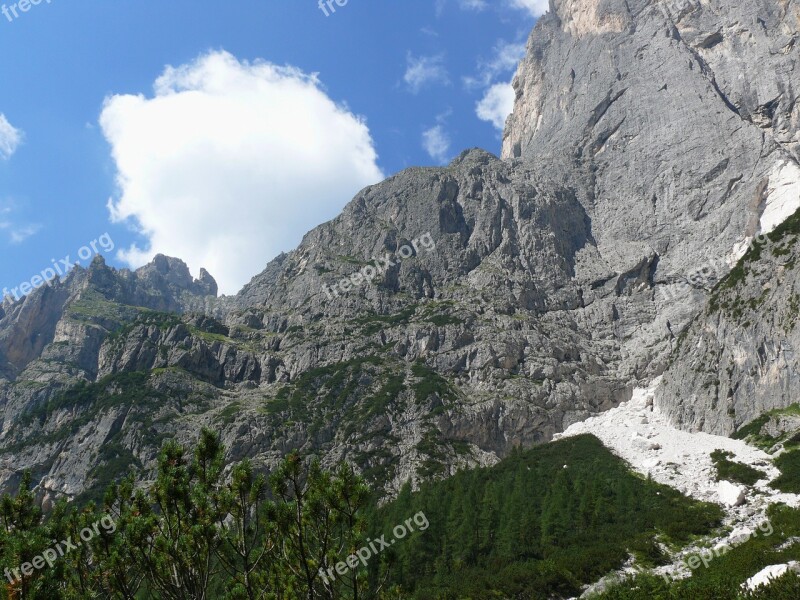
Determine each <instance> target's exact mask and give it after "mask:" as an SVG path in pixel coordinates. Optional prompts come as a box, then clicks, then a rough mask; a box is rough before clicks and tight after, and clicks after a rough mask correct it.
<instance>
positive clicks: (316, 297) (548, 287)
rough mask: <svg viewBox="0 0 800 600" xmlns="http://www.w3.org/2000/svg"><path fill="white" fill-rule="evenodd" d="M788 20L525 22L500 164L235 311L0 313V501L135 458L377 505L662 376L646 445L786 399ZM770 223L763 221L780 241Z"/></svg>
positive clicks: (469, 159)
mask: <svg viewBox="0 0 800 600" xmlns="http://www.w3.org/2000/svg"><path fill="white" fill-rule="evenodd" d="M799 20H800V4H799V3H798V2H796V1H795V0H755V1H752V2H734V1H733V0H702V1H700V0H677V1H675V2H672V1H662V0H551V4H550V11H549V12H548V13H547V14H546V15H545V16H544V17H542V18H541V19H540V20H539V22H538V24H537V25H536V27H535V29H534V30H533V32H532V33H531V35H530V38H529V40H528V44H527V55H526V57H525V58H524V59H523V61H522V62H521V64H520V65H519V69H518V72H517V74H516V77H515V79H514V89H515V91H516V100H515V106H514V112H513V114H512V115H511V116H510V117H509V119H508V122H507V125H506V130H505V134H504V138H503V151H502V157H501V158H498V157H496V156H493V155H491V154H489V153H487V152H485V151H482V150H478V149H473V150H468V151H465V152H464V153H462V154H461V155H460V156H459V157H458V158H456V159H455V160H454V161H453V162H452V163H451V164H450V165H449V166H447V167H445V168H412V169H408V170H406V171H403V172H401V173H399V174H397V175H395V176H393V177H390V178H389V179H387V180H386V181H384V182H382V183H380V184H378V185H375V186H372V187H369V188H366V189H364V190H362V191H361V192H360V193H359V194H358V195H357V196H356V197H355V198H354V199H353V200H352V201H351V202H350V203H349V204H348V205H347V207H346V208H345V209H344V211H343V212H342V214H341V215H339V216H338V217H337V218H335V219H334V220H332V221H330V222H328V223H325V224H323V225H320V226H319V227H317V228H316V229H314V230H312V231H311V232H309V233H308V234H307V235H306V236H305V238H304V239H303V241H302V243H301V244H300V245H299V246H298V247H297V248H296V249H295V250H293V251H291V252H289V253H288V254H283V255H281V256H279V257H277V258H276V259H275V260H273V261H272V262H270V263H269V264H268V265H267V266H266V268H265V269H264V271H263V272H262V273H260V274H258V275H256V276H255V277H254V278H253V279H252V281H251V282H250V283H249V284H248V285H246V286H245V287H244V289H242V291H241V292H239V293H238V294H237V295H236V296H222V297H220V296H218V294H217V286H216V283H215V282H214V279H213V278H212V277H211V275H209V274H208V273H206V272H205V271H203V272H202V273H201V274H200V276H199V278H198V279H193V278H192V276H191V275H190V273H189V270H188V268H187V266H186V265H185V264H184V263H183V262H182V261H180V260H178V259H175V258H167V257H164V256H157V257H156V258H155V259H154V260H153V262H152V263H150V264H149V265H147V266H145V267H142V268H141V269H138V270H136V271H127V270H121V271H117V270H115V269H112V268H109V267H108V266H107V265H106V264H105V263H104V262H103V260H102V259H99V258H98V259H96V260H95V261H94V262H93V263H92V264H91V266H89V267H88V268H86V269H75V270H74V271H73V272H71V273H70V275H69V276H68V277H66V278H65V279H64V280H62V281H58V282H55V283H54V284H53V285H51V286H46V287H43V288H40V289H38V290H36V291H34V292H33V293H31V294H30V295H29V296H27V297H25V298H23V299H21V300H19V301H13V302H12V301H9V300H7V301H6V302H5V304H3V306H2V308H1V309H0V403H2V413H1V418H2V431H1V432H0V486H2V487H4V488H13V487H14V486H16V485H17V484H18V483H19V478H20V476H21V473H22V471H23V470H25V469H29V470H30V471H31V472H32V473H33V476H34V477H33V478H34V481H35V482H36V483H39V484H40V487H39V488H38V489H39V490H40V493H41V495H42V496H43V497H44V498H45V500H46V501H48V502H50V501H52V500H55V499H56V498H59V497H67V498H70V499H75V498H80V497H92V496H93V495H96V494H97V492H98V491H99V490H102V489H103V488H104V487H105V485H106V484H107V483H108V482H109V481H111V480H112V479H113V478H114V477H117V476H118V475H119V474H120V473H125V472H134V473H137V474H138V477H139V478H140V479H142V480H147V479H148V478H151V477H152V472H153V468H154V464H155V458H156V456H157V452H158V449H159V448H160V446H161V442H162V441H163V440H165V439H168V438H177V439H179V440H182V441H184V442H186V443H188V444H190V443H192V440H195V439H196V438H197V435H198V432H199V431H200V429H201V428H202V427H204V426H212V427H214V428H215V429H217V430H219V431H221V433H222V439H223V442H224V444H225V446H226V448H227V451H228V453H229V458H231V459H232V460H238V459H241V458H244V457H249V458H252V459H253V460H254V461H255V462H256V463H258V464H260V465H263V466H266V467H268V468H271V467H273V466H274V465H276V464H277V463H278V462H279V461H280V460H281V458H282V457H284V456H285V455H286V454H287V453H288V452H290V451H292V450H298V451H299V452H301V453H303V454H309V455H311V454H313V455H317V456H320V457H322V459H323V463H324V464H327V465H332V464H334V463H336V462H337V461H339V460H341V459H347V460H348V461H350V462H351V463H353V464H355V465H356V466H357V467H358V469H359V471H360V472H361V473H363V474H364V475H365V476H366V477H367V478H368V479H369V480H371V481H372V482H373V483H375V484H376V485H378V486H380V487H382V488H384V489H385V491H386V492H388V493H389V494H393V493H395V492H397V490H399V489H400V487H401V486H402V484H404V483H405V482H409V481H410V482H412V483H413V484H418V483H419V482H420V481H422V480H425V479H432V478H441V477H444V476H447V475H451V474H453V473H455V472H456V471H457V470H459V469H460V468H463V467H465V466H474V465H489V464H494V463H496V462H498V461H499V460H500V459H501V458H503V457H505V456H507V455H508V454H509V453H510V452H511V451H512V450H513V449H514V448H515V447H517V446H522V447H531V446H534V445H538V444H541V443H544V442H548V441H550V440H551V439H552V438H553V436H554V435H555V434H557V433H560V432H563V431H564V430H565V429H567V428H568V427H569V426H570V425H573V424H575V423H577V422H580V421H584V420H586V419H588V418H590V417H593V416H596V415H598V414H599V413H602V412H604V411H606V410H608V409H611V408H614V407H616V406H618V405H619V404H621V403H623V402H627V401H629V400H631V398H632V397H633V392H634V389H635V388H641V387H647V386H648V385H649V384H650V383H651V382H652V381H654V380H655V379H656V378H657V377H659V376H661V375H664V377H663V379H662V380H661V382H662V383H661V386H660V387H659V388H658V390H656V392H655V404H656V405H657V406H660V407H662V408H663V410H664V412H665V413H666V414H668V415H669V416H670V418H671V419H672V424H673V425H674V426H677V427H681V428H685V429H688V430H692V431H695V430H702V431H708V432H711V433H722V434H729V433H732V432H733V431H734V430H736V429H737V428H739V427H740V426H742V425H744V424H746V423H748V422H750V421H752V420H753V419H755V418H756V417H758V416H759V415H760V414H762V413H763V412H766V411H767V410H772V409H779V408H783V407H786V406H788V405H790V404H792V403H793V402H794V401H795V400H796V394H795V393H793V392H794V391H795V390H797V389H798V380H797V378H798V374H797V373H798V364H797V363H798V355H797V353H796V350H795V348H796V347H797V344H798V343H800V341H798V340H797V331H796V327H797V319H796V316H797V311H798V306H799V305H800V290H799V289H798V285H799V284H798V281H797V277H796V272H795V264H796V256H795V255H796V254H797V252H798V250H797V246H796V244H795V242H796V240H797V236H798V235H800V230H798V228H797V227H796V226H795V225H792V223H794V221H792V220H791V219H790V217H792V215H793V214H794V213H795V211H797V210H798V209H800V104H798V102H797V100H798V93H800V92H798V90H796V82H797V81H798V80H797V75H796V67H797V64H796V63H797V61H798V58H799V56H800V55H799V54H798V47H797V38H798V35H800V34H798V30H799V29H800V23H799V22H798V21H799ZM787 219H789V220H788V221H787Z"/></svg>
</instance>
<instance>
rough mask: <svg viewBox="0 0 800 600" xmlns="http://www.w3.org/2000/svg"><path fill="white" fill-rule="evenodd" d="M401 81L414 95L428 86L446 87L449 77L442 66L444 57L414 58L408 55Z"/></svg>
mask: <svg viewBox="0 0 800 600" xmlns="http://www.w3.org/2000/svg"><path fill="white" fill-rule="evenodd" d="M403 81H405V82H406V85H407V86H408V89H409V90H411V92H413V93H414V94H416V93H418V92H419V91H420V90H421V89H422V88H423V87H426V86H428V85H433V84H440V85H447V84H448V83H449V82H450V76H449V75H448V73H447V69H446V68H445V66H444V55H441V54H440V55H437V56H414V55H412V54H410V53H409V54H408V57H407V65H406V72H405V75H404V76H403Z"/></svg>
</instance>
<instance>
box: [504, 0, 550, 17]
mask: <svg viewBox="0 0 800 600" xmlns="http://www.w3.org/2000/svg"><path fill="white" fill-rule="evenodd" d="M511 5H512V6H513V7H514V8H519V9H523V10H527V11H528V12H529V13H530V14H531V16H533V17H541V16H542V15H543V14H544V13H546V12H547V11H548V10H549V8H550V0H511Z"/></svg>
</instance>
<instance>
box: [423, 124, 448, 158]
mask: <svg viewBox="0 0 800 600" xmlns="http://www.w3.org/2000/svg"><path fill="white" fill-rule="evenodd" d="M422 147H423V148H424V149H425V152H427V153H428V154H429V155H430V157H431V158H432V159H433V160H435V161H437V162H438V163H440V164H444V163H446V162H447V161H448V159H449V156H450V136H449V135H447V132H446V131H445V129H444V125H443V124H441V123H440V124H439V125H435V126H434V127H431V128H430V129H427V130H425V131H424V132H423V133H422Z"/></svg>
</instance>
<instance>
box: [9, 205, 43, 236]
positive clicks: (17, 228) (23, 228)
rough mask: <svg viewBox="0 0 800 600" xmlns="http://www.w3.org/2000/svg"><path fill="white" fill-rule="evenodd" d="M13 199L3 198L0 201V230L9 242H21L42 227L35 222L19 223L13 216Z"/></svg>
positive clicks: (14, 208)
mask: <svg viewBox="0 0 800 600" xmlns="http://www.w3.org/2000/svg"><path fill="white" fill-rule="evenodd" d="M15 204H16V203H15V202H14V201H13V200H10V199H8V200H3V201H2V202H0V231H2V232H3V234H4V235H5V237H6V238H8V242H9V243H11V244H14V245H16V244H21V243H22V242H24V241H25V240H27V239H28V238H29V237H31V236H33V235H35V234H36V233H38V232H39V230H40V229H41V228H42V226H41V225H39V224H36V223H27V224H24V225H23V224H20V223H18V222H17V221H16V219H15V218H14V217H13V214H14V213H15V212H16V207H15Z"/></svg>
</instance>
